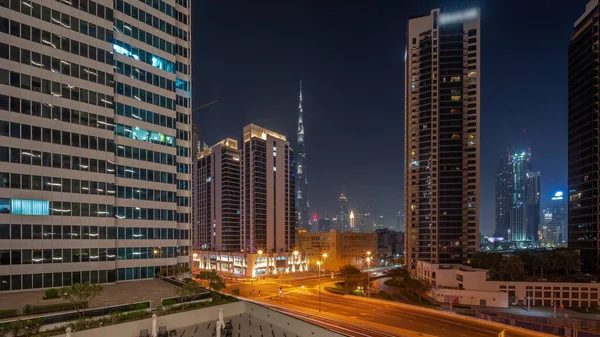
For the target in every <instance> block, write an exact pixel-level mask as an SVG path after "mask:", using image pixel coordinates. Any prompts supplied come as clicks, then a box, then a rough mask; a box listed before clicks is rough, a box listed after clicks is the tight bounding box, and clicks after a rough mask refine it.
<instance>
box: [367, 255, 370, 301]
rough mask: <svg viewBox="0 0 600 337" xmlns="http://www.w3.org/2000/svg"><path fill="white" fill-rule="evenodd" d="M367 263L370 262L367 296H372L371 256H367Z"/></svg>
mask: <svg viewBox="0 0 600 337" xmlns="http://www.w3.org/2000/svg"><path fill="white" fill-rule="evenodd" d="M367 254H368V255H370V254H371V252H367ZM367 264H368V269H367V296H368V297H371V273H369V269H371V257H370V256H369V257H367Z"/></svg>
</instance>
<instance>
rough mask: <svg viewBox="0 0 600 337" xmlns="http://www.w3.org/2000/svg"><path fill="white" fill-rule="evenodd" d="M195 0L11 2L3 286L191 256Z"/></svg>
mask: <svg viewBox="0 0 600 337" xmlns="http://www.w3.org/2000/svg"><path fill="white" fill-rule="evenodd" d="M190 6H191V1H189V0H125V1H124V0H115V1H113V0H96V1H91V0H69V1H65V0H25V1H9V0H0V37H1V39H0V41H1V42H0V291H19V290H28V289H37V288H49V287H61V286H66V285H70V284H73V283H78V282H88V281H89V282H92V283H114V282H121V281H129V280H138V279H146V278H152V277H154V275H155V274H156V273H158V272H165V273H167V274H168V273H172V272H173V266H175V265H176V264H178V263H189V252H188V250H189V248H188V247H189V246H190V244H189V236H190V235H189V231H190V222H191V219H190V218H191V215H190V214H191V204H190V199H191V191H190V188H191V164H192V160H191V143H192V139H191V135H190V131H191V95H190V90H191V35H190V11H191V8H190Z"/></svg>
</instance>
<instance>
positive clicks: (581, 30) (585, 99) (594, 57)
mask: <svg viewBox="0 0 600 337" xmlns="http://www.w3.org/2000/svg"><path fill="white" fill-rule="evenodd" d="M599 19H600V13H599V7H598V0H592V1H590V2H589V3H588V4H587V7H586V9H585V13H584V14H583V15H582V16H581V17H580V18H579V19H578V20H577V21H576V22H575V31H574V33H573V35H571V41H570V43H569V76H568V77H569V104H568V105H569V119H568V122H569V124H568V125H569V126H568V127H569V155H568V156H569V157H568V159H569V160H568V171H569V173H568V177H569V179H568V184H569V201H568V203H569V208H568V222H567V224H568V225H567V226H568V238H567V240H568V241H567V244H568V246H569V248H574V249H578V250H579V252H580V254H581V258H582V261H583V271H584V272H586V273H590V274H593V275H596V276H600V232H599V231H600V226H599V224H600V212H598V208H599V207H600V201H599V200H598V194H599V193H600V190H599V189H600V162H599V161H598V157H599V156H600V151H599V149H598V142H599V141H600V134H599V128H598V120H600V112H599V105H600V100H599V93H598V82H599V81H600V75H599V74H598V65H599V64H600V50H599V48H598V38H599V35H600V24H599Z"/></svg>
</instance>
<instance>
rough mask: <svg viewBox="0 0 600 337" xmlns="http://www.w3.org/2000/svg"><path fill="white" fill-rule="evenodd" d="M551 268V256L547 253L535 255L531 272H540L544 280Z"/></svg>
mask: <svg viewBox="0 0 600 337" xmlns="http://www.w3.org/2000/svg"><path fill="white" fill-rule="evenodd" d="M551 268H552V259H551V254H550V253H548V252H540V253H538V254H536V255H535V258H534V260H533V270H534V275H535V271H538V270H539V271H540V276H541V278H545V275H546V272H547V271H548V270H550V269H551Z"/></svg>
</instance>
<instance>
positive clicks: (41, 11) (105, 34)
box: [11, 1, 113, 43]
mask: <svg viewBox="0 0 600 337" xmlns="http://www.w3.org/2000/svg"><path fill="white" fill-rule="evenodd" d="M13 2H14V1H13ZM23 3H24V4H23V5H22V6H21V10H20V12H21V13H23V14H26V15H30V16H33V17H34V18H36V19H41V20H43V21H46V22H49V23H53V24H55V25H57V26H61V27H64V28H67V29H71V30H72V31H74V32H79V33H81V34H85V35H88V36H91V37H93V38H97V39H100V40H102V41H108V42H111V43H112V39H113V32H112V30H110V29H105V28H104V27H102V26H96V25H95V24H93V23H90V22H87V21H84V20H81V19H79V18H77V17H74V16H70V15H67V14H65V13H61V12H59V11H57V10H55V9H51V8H49V7H46V6H40V5H38V4H36V3H31V4H29V3H27V4H26V5H25V3H26V2H25V1H23ZM100 6H102V5H100ZM13 7H18V6H11V9H13V10H17V11H19V9H15V8H13ZM102 7H103V10H102V15H104V13H103V12H104V8H105V7H104V6H102ZM111 13H112V9H111ZM23 25H24V24H23ZM24 26H26V25H24ZM11 33H12V31H11ZM17 36H18V35H17Z"/></svg>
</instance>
